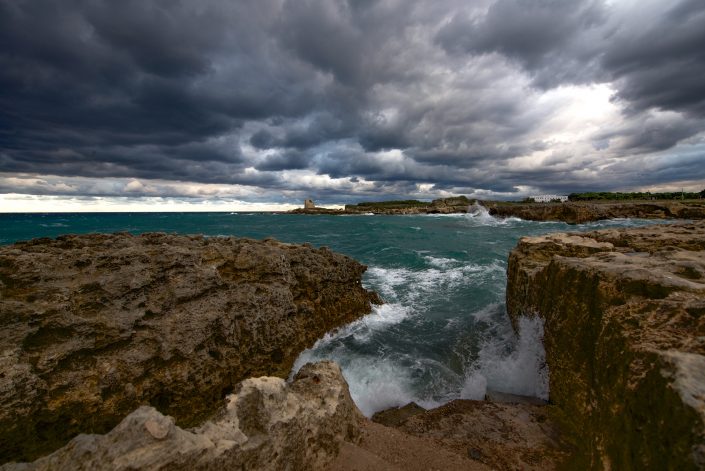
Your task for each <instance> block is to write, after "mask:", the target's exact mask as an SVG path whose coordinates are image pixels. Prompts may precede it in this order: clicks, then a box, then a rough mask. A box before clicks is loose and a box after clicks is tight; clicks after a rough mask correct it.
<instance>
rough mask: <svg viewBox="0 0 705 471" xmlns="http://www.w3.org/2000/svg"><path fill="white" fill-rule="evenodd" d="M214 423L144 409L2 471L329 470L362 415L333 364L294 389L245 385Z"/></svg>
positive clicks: (270, 382)
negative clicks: (182, 420)
mask: <svg viewBox="0 0 705 471" xmlns="http://www.w3.org/2000/svg"><path fill="white" fill-rule="evenodd" d="M226 403H227V405H226V406H225V407H223V408H222V409H221V410H220V411H219V413H218V414H217V415H216V417H215V418H214V419H212V420H210V421H207V422H206V423H204V424H203V425H201V426H199V427H198V428H194V429H192V430H184V429H182V428H180V427H178V426H176V425H175V424H174V419H173V418H171V417H168V416H164V415H162V414H160V413H159V412H158V411H156V410H155V409H154V408H153V407H148V406H142V407H140V408H138V409H137V410H136V411H135V412H133V413H131V414H130V415H128V416H127V417H126V418H125V419H124V420H123V421H122V422H120V424H119V425H118V426H117V427H115V428H114V429H113V430H111V431H110V432H109V433H107V434H106V435H83V434H82V435H79V436H77V437H75V438H74V439H73V440H71V442H69V444H68V445H66V446H65V447H63V448H61V449H59V450H58V451H56V452H54V453H53V454H51V455H49V456H46V457H44V458H41V459H38V460H37V461H35V462H33V463H21V464H8V465H5V466H0V470H3V471H64V470H65V471H80V470H85V471H96V470H115V471H117V470H133V469H170V470H188V471H191V470H215V469H252V470H255V469H256V470H263V471H267V470H271V471H278V470H283V469H286V470H290V471H295V470H301V471H309V470H312V469H323V468H325V467H326V466H327V465H328V464H330V463H331V462H332V460H333V459H334V458H335V457H336V456H337V455H338V451H339V448H340V445H341V443H342V442H343V441H344V440H346V441H348V442H353V443H354V442H355V441H357V439H358V436H359V433H360V432H359V428H358V421H359V417H360V412H359V411H358V410H357V407H355V404H354V403H353V401H352V399H351V398H350V394H349V392H348V386H347V384H346V383H345V380H344V379H343V375H342V374H341V372H340V369H339V368H338V366H337V365H336V364H335V363H332V362H321V363H316V364H308V365H305V366H303V367H302V368H301V370H300V371H299V373H298V374H297V375H296V377H295V378H294V381H293V383H292V384H290V385H287V384H286V383H285V381H284V380H283V379H281V378H274V377H262V378H252V379H247V380H245V381H243V382H242V383H241V384H239V385H238V386H237V387H236V392H235V393H234V394H232V395H230V396H228V398H227V399H226Z"/></svg>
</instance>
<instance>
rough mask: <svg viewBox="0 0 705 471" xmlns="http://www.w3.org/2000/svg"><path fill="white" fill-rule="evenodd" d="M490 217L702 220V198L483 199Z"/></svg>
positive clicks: (704, 207)
mask: <svg viewBox="0 0 705 471" xmlns="http://www.w3.org/2000/svg"><path fill="white" fill-rule="evenodd" d="M482 204H483V205H484V206H486V207H487V209H488V211H489V213H490V214H491V215H492V216H497V217H502V218H506V217H518V218H521V219H526V220H528V221H563V222H567V223H568V224H582V223H585V222H590V221H599V220H602V219H614V218H643V219H705V201H645V202H636V201H628V202H614V203H612V202H610V203H606V202H601V203H597V202H568V203H497V202H483V203H482Z"/></svg>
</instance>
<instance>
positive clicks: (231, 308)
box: [0, 234, 378, 462]
mask: <svg viewBox="0 0 705 471" xmlns="http://www.w3.org/2000/svg"><path fill="white" fill-rule="evenodd" d="M365 268H366V267H365V266H364V265H361V264H359V263H357V262H355V261H354V260H352V259H350V258H348V257H345V256H343V255H340V254H335V253H333V252H331V251H330V250H328V249H326V248H321V249H314V248H312V247H310V246H306V245H304V246H299V245H288V244H283V243H279V242H277V241H275V240H271V239H270V240H266V241H264V242H259V241H254V240H249V239H235V238H203V237H200V236H193V237H188V236H177V235H165V234H144V235H141V236H131V235H129V234H115V235H95V234H94V235H83V236H62V237H59V238H58V239H56V240H51V239H36V240H33V241H29V242H21V243H17V244H14V245H10V246H4V247H1V248H0V462H5V461H8V460H11V459H12V460H18V459H23V460H28V459H34V458H36V457H38V456H41V455H42V454H45V453H48V452H50V451H53V450H55V449H57V448H59V447H60V446H62V445H64V444H65V443H66V442H67V441H68V440H69V439H70V438H71V437H73V436H75V435H76V434H78V433H105V432H107V431H108V430H110V429H111V428H112V427H114V426H115V425H116V424H117V423H118V422H120V420H122V419H123V418H124V417H125V416H126V415H127V414H129V413H130V412H132V411H134V410H135V409H136V408H137V407H138V406H140V405H146V404H149V405H152V406H154V407H155V408H156V409H158V410H159V412H161V413H163V414H166V415H170V416H173V417H174V418H175V419H176V422H177V424H179V425H182V426H193V425H196V424H198V423H200V422H202V421H203V420H204V419H205V418H207V417H208V416H209V415H210V414H211V413H213V412H214V411H215V410H216V409H217V407H218V404H220V402H221V401H222V399H223V397H225V395H226V394H227V393H229V392H231V391H232V390H233V387H234V385H235V384H237V383H238V381H240V380H242V379H244V378H247V377H250V376H260V375H276V376H281V377H285V376H286V375H287V374H288V372H289V370H290V368H291V366H292V364H293V361H294V360H295V358H296V357H297V355H298V354H299V353H300V352H301V351H302V350H303V349H305V348H307V347H309V346H311V345H312V344H313V343H314V342H315V340H316V339H317V338H319V337H321V336H322V335H323V334H324V333H325V332H327V331H329V330H331V329H333V328H335V327H337V326H340V325H342V324H345V323H347V322H350V321H352V320H354V319H357V318H358V317H360V316H362V315H363V314H366V313H368V312H370V310H371V305H370V302H371V301H375V302H378V301H377V299H378V298H376V295H374V293H370V292H368V291H366V290H365V289H364V288H363V287H362V285H361V275H362V273H363V272H364V271H365Z"/></svg>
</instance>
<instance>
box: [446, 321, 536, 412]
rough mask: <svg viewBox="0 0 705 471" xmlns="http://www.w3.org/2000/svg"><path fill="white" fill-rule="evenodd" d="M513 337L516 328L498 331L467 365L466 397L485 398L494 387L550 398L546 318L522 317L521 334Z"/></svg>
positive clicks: (495, 388)
mask: <svg viewBox="0 0 705 471" xmlns="http://www.w3.org/2000/svg"><path fill="white" fill-rule="evenodd" d="M512 337H514V336H513V332H504V333H500V332H497V335H496V336H493V337H489V338H487V339H486V340H485V341H484V342H483V345H482V348H481V349H480V352H479V355H478V358H477V359H476V360H475V361H473V362H472V363H471V364H470V365H469V367H468V369H467V373H466V379H465V384H464V385H463V389H462V390H461V392H460V397H461V398H462V399H476V400H480V399H484V396H485V393H486V392H487V389H491V390H495V391H500V392H506V393H510V394H517V395H521V396H531V397H538V398H540V399H543V400H548V392H549V389H548V379H549V371H548V366H547V365H546V352H545V351H544V347H543V320H542V319H541V318H539V317H531V318H529V317H521V318H520V319H519V335H518V338H512ZM508 346H510V348H509V349H508Z"/></svg>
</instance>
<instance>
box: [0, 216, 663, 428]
mask: <svg viewBox="0 0 705 471" xmlns="http://www.w3.org/2000/svg"><path fill="white" fill-rule="evenodd" d="M469 211H470V212H469V213H468V214H454V215H410V216H373V215H368V216H365V215H354V216H322V215H321V216H318V215H316V216H313V215H291V214H272V213H91V214H85V213H73V214H0V244H9V243H12V242H15V241H17V240H25V239H31V238H35V237H55V236H58V235H61V234H70V233H73V234H79V233H89V232H118V231H127V232H130V233H134V234H139V233H142V232H152V231H158V232H173V233H181V234H197V233H201V234H205V235H208V236H239V237H252V238H257V239H261V238H264V237H269V236H273V237H275V238H277V239H279V240H281V241H284V242H294V243H303V242H309V243H311V244H313V245H314V246H323V245H325V246H328V247H330V248H331V249H333V250H335V251H337V252H341V253H344V254H346V255H349V256H351V257H353V258H355V259H356V260H358V261H360V262H362V263H364V264H366V265H367V266H368V270H367V272H366V274H365V276H364V284H365V286H366V287H367V288H368V289H373V290H376V291H377V292H378V293H379V294H380V295H381V296H382V298H383V299H384V300H385V304H383V305H381V306H378V307H376V308H375V309H374V310H373V312H372V313H371V314H369V315H367V316H365V317H363V318H362V319H360V320H358V321H356V322H353V323H351V324H349V325H347V326H344V327H342V328H340V329H338V330H337V331H335V332H330V333H328V334H327V335H326V336H325V337H324V338H322V339H320V340H319V341H318V342H317V343H316V345H314V346H313V347H312V348H311V349H309V350H306V351H305V352H303V353H302V354H301V355H300V357H299V358H298V360H297V361H296V364H295V365H294V370H293V371H296V370H297V369H298V368H299V367H301V366H302V365H303V364H304V363H306V362H308V361H313V360H319V359H332V360H335V361H337V362H338V363H339V364H340V365H341V367H342V369H343V373H344V375H345V377H346V379H347V381H348V383H349V385H350V390H351V394H352V396H353V399H354V400H355V402H356V403H357V405H358V406H359V407H360V409H361V410H362V411H363V413H365V414H366V415H371V414H372V413H374V412H376V411H378V410H382V409H385V408H388V407H392V406H399V405H404V404H406V403H408V402H410V401H415V402H417V403H418V404H420V405H422V406H425V407H433V406H437V405H440V404H443V403H445V402H448V401H450V400H453V399H458V398H466V399H481V398H482V397H483V396H484V394H485V392H486V390H488V389H490V390H495V391H500V392H507V393H512V394H521V395H529V396H536V397H540V398H544V399H547V398H548V375H549V372H548V371H547V369H546V367H545V364H544V351H543V346H542V343H541V338H542V334H543V326H542V325H541V322H540V321H539V320H536V319H528V318H526V319H522V320H521V322H520V335H518V336H517V335H515V333H514V332H513V330H512V328H511V325H510V323H509V319H508V317H507V314H506V309H505V304H504V295H505V284H506V268H507V256H508V254H509V251H510V250H511V249H512V248H513V247H514V246H515V245H516V243H517V241H518V240H519V238H520V237H521V236H524V235H538V234H544V233H548V232H556V231H565V230H569V231H587V230H594V229H600V228H607V227H626V226H638V225H645V224H650V223H654V221H645V220H636V219H620V220H611V221H601V222H596V223H591V224H582V225H577V226H570V225H568V224H564V223H556V222H531V221H523V220H520V219H516V218H509V219H505V220H499V219H495V218H493V217H491V216H490V215H488V214H487V212H486V211H484V210H483V209H482V208H477V207H474V208H469ZM292 373H293V372H292Z"/></svg>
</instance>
